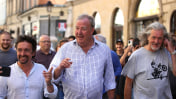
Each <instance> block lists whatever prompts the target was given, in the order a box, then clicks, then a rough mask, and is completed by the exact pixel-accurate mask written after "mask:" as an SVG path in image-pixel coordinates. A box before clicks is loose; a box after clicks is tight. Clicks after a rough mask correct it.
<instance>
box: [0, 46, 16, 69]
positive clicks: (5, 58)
mask: <svg viewBox="0 0 176 99" xmlns="http://www.w3.org/2000/svg"><path fill="white" fill-rule="evenodd" d="M16 61H17V53H16V51H15V50H14V49H13V48H10V50H8V51H2V50H0V66H10V65H11V64H13V63H15V62H16Z"/></svg>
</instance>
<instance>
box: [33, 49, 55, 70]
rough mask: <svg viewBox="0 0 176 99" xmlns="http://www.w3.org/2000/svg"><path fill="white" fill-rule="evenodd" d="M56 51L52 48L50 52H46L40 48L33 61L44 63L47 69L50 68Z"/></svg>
mask: <svg viewBox="0 0 176 99" xmlns="http://www.w3.org/2000/svg"><path fill="white" fill-rule="evenodd" d="M55 54H56V52H55V51H52V50H50V52H49V54H47V55H46V54H44V53H43V52H42V51H41V50H38V51H37V52H36V55H35V57H34V58H33V61H34V62H36V63H40V64H43V65H44V66H45V67H46V68H47V69H48V68H49V65H50V63H51V61H52V59H53V57H54V56H55Z"/></svg>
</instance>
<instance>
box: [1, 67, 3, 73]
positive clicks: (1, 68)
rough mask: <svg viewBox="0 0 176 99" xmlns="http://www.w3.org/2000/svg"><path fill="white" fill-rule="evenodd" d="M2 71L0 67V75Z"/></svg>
mask: <svg viewBox="0 0 176 99" xmlns="http://www.w3.org/2000/svg"><path fill="white" fill-rule="evenodd" d="M2 72H3V71H2V67H1V66H0V74H1V73H2Z"/></svg>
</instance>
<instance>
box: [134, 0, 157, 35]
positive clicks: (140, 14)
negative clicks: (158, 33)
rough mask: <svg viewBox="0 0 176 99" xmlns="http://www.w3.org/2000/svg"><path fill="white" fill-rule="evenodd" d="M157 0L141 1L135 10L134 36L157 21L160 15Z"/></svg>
mask: <svg viewBox="0 0 176 99" xmlns="http://www.w3.org/2000/svg"><path fill="white" fill-rule="evenodd" d="M159 11H160V8H159V3H158V0H141V1H140V2H139V4H138V6H137V9H136V17H135V18H134V21H135V26H136V36H137V35H138V34H139V33H141V32H142V31H143V30H144V29H145V28H146V26H148V25H149V24H150V23H152V22H154V21H158V20H159V18H158V14H159V13H160V12H159Z"/></svg>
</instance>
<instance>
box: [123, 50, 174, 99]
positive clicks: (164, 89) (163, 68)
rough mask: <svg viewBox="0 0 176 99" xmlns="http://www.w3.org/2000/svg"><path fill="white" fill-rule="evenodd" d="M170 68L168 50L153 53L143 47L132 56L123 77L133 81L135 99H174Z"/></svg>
mask: <svg viewBox="0 0 176 99" xmlns="http://www.w3.org/2000/svg"><path fill="white" fill-rule="evenodd" d="M169 67H171V61H170V60H169V57H168V54H167V53H166V49H162V50H159V51H157V52H151V51H148V50H146V49H145V48H144V47H142V48H140V49H139V50H137V51H135V52H134V53H133V54H132V55H131V56H130V58H129V60H128V62H127V63H126V65H125V67H124V69H123V71H122V75H125V76H128V77H129V78H131V79H133V89H134V99H172V95H171V91H170V84H169V78H168V68H169Z"/></svg>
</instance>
